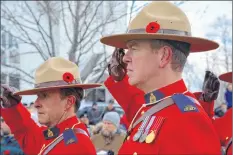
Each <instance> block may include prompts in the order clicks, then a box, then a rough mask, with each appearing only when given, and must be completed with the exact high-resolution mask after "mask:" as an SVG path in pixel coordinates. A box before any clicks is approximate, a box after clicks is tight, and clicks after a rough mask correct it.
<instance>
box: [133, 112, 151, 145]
mask: <svg viewBox="0 0 233 155" xmlns="http://www.w3.org/2000/svg"><path fill="white" fill-rule="evenodd" d="M149 118H150V116H147V117H146V118H145V120H144V121H143V122H142V123H141V125H140V127H139V128H138V131H137V132H136V134H135V135H134V136H133V141H135V142H136V141H138V140H139V138H140V137H141V135H142V133H143V131H144V128H145V126H146V125H147V123H148V121H149Z"/></svg>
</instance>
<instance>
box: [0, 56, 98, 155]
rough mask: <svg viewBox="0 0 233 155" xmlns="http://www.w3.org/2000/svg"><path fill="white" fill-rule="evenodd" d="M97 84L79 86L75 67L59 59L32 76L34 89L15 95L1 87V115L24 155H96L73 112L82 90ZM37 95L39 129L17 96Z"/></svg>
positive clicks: (47, 64)
mask: <svg viewBox="0 0 233 155" xmlns="http://www.w3.org/2000/svg"><path fill="white" fill-rule="evenodd" d="M98 86H100V84H82V83H81V80H80V74H79V70H78V66H77V65H76V64H74V63H73V62H70V61H68V60H65V59H63V58H60V57H53V58H50V59H48V60H47V61H45V62H44V63H43V64H42V65H41V66H40V67H39V68H38V69H37V70H36V74H35V88H34V89H30V90H24V91H19V92H15V90H14V89H13V88H11V87H9V86H7V85H1V88H2V89H3V91H2V95H1V101H2V103H1V113H2V116H3V118H4V120H5V122H6V123H7V124H8V125H9V127H10V129H11V131H12V134H14V136H15V138H16V139H17V141H18V142H19V144H20V147H21V148H22V149H23V151H24V153H25V154H43V155H44V154H85V155H86V154H96V151H95V148H94V146H93V144H92V142H91V140H90V138H89V135H88V132H87V129H86V127H85V125H84V124H82V123H80V122H79V120H78V119H77V117H76V114H75V112H76V111H77V110H78V108H79V106H80V100H81V99H82V97H83V93H84V89H88V88H94V87H98ZM33 94H35V95H37V99H36V101H35V108H36V109H37V112H38V120H39V123H40V124H42V125H45V126H46V127H45V126H43V127H38V126H37V124H36V123H35V122H34V121H33V120H32V119H31V116H30V113H29V111H28V110H27V109H26V108H25V107H24V106H23V105H22V103H21V102H20V101H21V97H20V96H19V95H33Z"/></svg>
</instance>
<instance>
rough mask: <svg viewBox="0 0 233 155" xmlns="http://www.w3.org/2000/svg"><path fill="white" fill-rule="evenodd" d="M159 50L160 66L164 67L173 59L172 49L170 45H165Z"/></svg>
mask: <svg viewBox="0 0 233 155" xmlns="http://www.w3.org/2000/svg"><path fill="white" fill-rule="evenodd" d="M158 52H159V55H160V63H159V67H160V68H164V67H166V65H167V64H168V63H169V62H170V61H171V59H172V49H171V47H169V46H163V47H162V48H160V49H159V51H158Z"/></svg>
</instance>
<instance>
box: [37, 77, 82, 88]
mask: <svg viewBox="0 0 233 155" xmlns="http://www.w3.org/2000/svg"><path fill="white" fill-rule="evenodd" d="M70 84H82V82H81V80H80V79H75V80H73V81H72V82H70V83H67V82H65V81H63V80H59V81H49V82H43V83H38V84H35V88H42V87H54V86H64V85H70Z"/></svg>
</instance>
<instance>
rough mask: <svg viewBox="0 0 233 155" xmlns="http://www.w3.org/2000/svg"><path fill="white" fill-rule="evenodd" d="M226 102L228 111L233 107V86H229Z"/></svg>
mask: <svg viewBox="0 0 233 155" xmlns="http://www.w3.org/2000/svg"><path fill="white" fill-rule="evenodd" d="M225 100H226V104H227V109H230V108H231V107H232V84H228V86H227V89H226V92H225Z"/></svg>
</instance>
